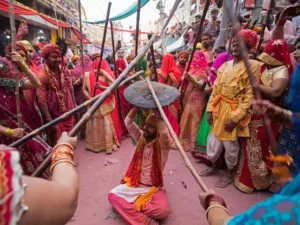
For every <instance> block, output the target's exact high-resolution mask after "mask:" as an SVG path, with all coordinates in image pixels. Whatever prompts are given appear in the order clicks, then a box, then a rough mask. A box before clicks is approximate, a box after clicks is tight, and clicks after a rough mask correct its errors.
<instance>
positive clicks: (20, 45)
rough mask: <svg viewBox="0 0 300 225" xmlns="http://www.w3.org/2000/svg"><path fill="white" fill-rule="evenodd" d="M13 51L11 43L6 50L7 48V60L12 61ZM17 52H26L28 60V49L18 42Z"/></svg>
mask: <svg viewBox="0 0 300 225" xmlns="http://www.w3.org/2000/svg"><path fill="white" fill-rule="evenodd" d="M11 51H12V45H11V43H9V44H8V45H7V46H6V48H5V52H4V53H5V58H7V59H8V60H11ZM16 51H17V52H19V51H24V53H25V55H26V58H28V51H27V50H26V47H25V46H24V45H23V44H22V43H21V42H17V43H16Z"/></svg>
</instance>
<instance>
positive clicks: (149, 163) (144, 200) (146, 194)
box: [108, 108, 171, 225]
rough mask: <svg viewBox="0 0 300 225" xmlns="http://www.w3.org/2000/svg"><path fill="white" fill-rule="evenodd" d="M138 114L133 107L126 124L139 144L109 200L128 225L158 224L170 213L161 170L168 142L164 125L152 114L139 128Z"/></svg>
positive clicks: (168, 138)
mask: <svg viewBox="0 0 300 225" xmlns="http://www.w3.org/2000/svg"><path fill="white" fill-rule="evenodd" d="M137 113H138V109H137V108H133V109H132V110H131V111H130V112H129V114H128V115H127V117H126V119H125V125H126V127H127V130H128V132H129V133H130V135H131V136H132V137H133V138H134V139H135V141H136V142H137V143H138V144H137V147H136V150H135V153H134V155H133V158H132V160H131V163H130V164H129V167H128V169H127V171H126V173H125V176H124V178H123V179H122V180H121V184H120V185H118V186H117V187H115V188H114V189H112V190H111V191H110V193H109V194H108V200H109V202H110V203H111V204H112V206H113V207H114V208H115V210H116V211H117V212H118V213H119V214H120V215H121V217H122V218H123V219H124V220H125V221H126V223H127V224H132V225H138V224H149V225H150V224H158V221H159V220H163V219H166V218H167V217H168V214H169V207H168V200H167V197H166V193H165V191H164V189H163V187H164V181H163V169H164V167H165V165H166V162H167V159H168V155H169V148H170V143H171V139H170V136H169V131H168V129H167V127H166V125H165V123H164V122H163V121H162V119H160V118H157V117H156V115H155V114H154V113H152V114H149V116H148V117H147V119H146V121H145V126H144V127H143V129H140V128H139V127H138V126H137V124H136V123H135V122H134V120H135V117H136V115H137Z"/></svg>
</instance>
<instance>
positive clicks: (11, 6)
mask: <svg viewBox="0 0 300 225" xmlns="http://www.w3.org/2000/svg"><path fill="white" fill-rule="evenodd" d="M9 22H10V31H11V44H12V52H16V24H15V14H14V2H13V0H10V1H9ZM17 71H18V69H17V66H16V65H15V64H14V71H13V72H14V73H15V74H14V77H15V81H16V86H15V96H16V106H17V121H18V127H19V128H21V127H22V120H21V108H20V87H19V74H18V72H17Z"/></svg>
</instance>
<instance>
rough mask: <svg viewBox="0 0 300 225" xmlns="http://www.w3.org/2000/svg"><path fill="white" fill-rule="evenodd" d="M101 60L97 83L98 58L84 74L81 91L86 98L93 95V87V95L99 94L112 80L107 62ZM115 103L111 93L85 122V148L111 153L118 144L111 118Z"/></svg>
mask: <svg viewBox="0 0 300 225" xmlns="http://www.w3.org/2000/svg"><path fill="white" fill-rule="evenodd" d="M102 60H103V61H102V63H101V70H100V74H99V76H98V78H99V79H98V83H96V79H97V75H96V72H97V68H98V65H99V63H100V59H97V60H96V62H95V64H94V67H93V70H92V71H91V72H89V73H86V74H85V77H84V81H83V92H84V95H85V96H86V98H91V97H92V96H93V92H94V89H96V93H95V95H99V94H101V93H102V92H103V91H105V90H106V89H107V88H108V87H109V85H110V84H111V83H112V82H114V76H113V74H111V73H109V72H110V69H109V70H108V68H109V64H108V63H107V62H106V60H104V59H102ZM115 105H116V102H115V95H114V94H112V95H110V96H109V97H108V98H107V99H106V100H105V101H104V102H103V103H102V105H101V106H100V107H99V108H98V110H97V111H96V113H95V114H94V115H93V116H92V118H91V119H90V120H89V121H88V122H87V124H86V137H85V147H86V149H88V150H91V151H93V152H101V151H106V153H107V154H111V153H112V151H113V149H114V148H116V147H118V146H119V145H120V144H119V140H118V137H117V133H116V129H115V126H114V122H113V119H112V115H113V111H114V109H115Z"/></svg>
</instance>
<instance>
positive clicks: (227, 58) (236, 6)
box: [226, 0, 240, 61]
mask: <svg viewBox="0 0 300 225" xmlns="http://www.w3.org/2000/svg"><path fill="white" fill-rule="evenodd" d="M239 1H240V0H236V2H235V15H237V11H238V8H239ZM232 38H233V24H232V23H231V31H230V39H229V45H228V50H227V57H226V61H228V60H229V56H230V54H231V43H232Z"/></svg>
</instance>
